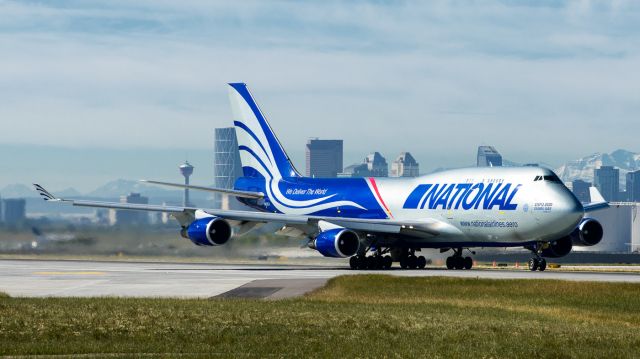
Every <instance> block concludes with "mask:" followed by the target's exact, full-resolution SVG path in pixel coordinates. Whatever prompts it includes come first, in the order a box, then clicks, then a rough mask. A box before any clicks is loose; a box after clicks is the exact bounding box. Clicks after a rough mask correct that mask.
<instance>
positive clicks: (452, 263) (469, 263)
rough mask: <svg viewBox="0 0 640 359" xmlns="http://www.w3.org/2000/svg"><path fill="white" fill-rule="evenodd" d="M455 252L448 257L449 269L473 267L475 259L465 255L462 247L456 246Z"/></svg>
mask: <svg viewBox="0 0 640 359" xmlns="http://www.w3.org/2000/svg"><path fill="white" fill-rule="evenodd" d="M453 252H454V253H453V255H452V256H451V257H447V269H471V268H472V267H473V259H471V257H463V256H462V248H454V249H453Z"/></svg>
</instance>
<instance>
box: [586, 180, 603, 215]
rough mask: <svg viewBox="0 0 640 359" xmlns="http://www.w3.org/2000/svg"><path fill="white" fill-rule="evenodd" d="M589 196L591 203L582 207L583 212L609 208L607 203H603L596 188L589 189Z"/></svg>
mask: <svg viewBox="0 0 640 359" xmlns="http://www.w3.org/2000/svg"><path fill="white" fill-rule="evenodd" d="M589 195H590V197H591V203H588V204H585V205H583V206H582V207H584V211H585V212H593V211H597V210H601V209H605V208H608V207H609V202H607V201H605V199H604V197H602V194H600V191H598V189H597V188H596V187H593V186H592V187H589Z"/></svg>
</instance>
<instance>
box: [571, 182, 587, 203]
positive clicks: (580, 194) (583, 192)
mask: <svg viewBox="0 0 640 359" xmlns="http://www.w3.org/2000/svg"><path fill="white" fill-rule="evenodd" d="M571 184H572V186H571V190H572V191H573V194H574V195H576V198H578V200H579V201H580V202H582V203H589V202H591V194H590V193H589V188H590V187H591V182H586V181H583V180H579V179H577V180H574V181H573V182H571Z"/></svg>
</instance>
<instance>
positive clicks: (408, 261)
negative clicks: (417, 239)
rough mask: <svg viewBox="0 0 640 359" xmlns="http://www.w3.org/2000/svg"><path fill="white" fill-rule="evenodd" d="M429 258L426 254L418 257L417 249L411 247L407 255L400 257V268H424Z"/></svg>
mask: <svg viewBox="0 0 640 359" xmlns="http://www.w3.org/2000/svg"><path fill="white" fill-rule="evenodd" d="M426 265H427V259H426V258H425V257H424V256H419V257H416V251H415V250H414V249H411V250H409V251H407V254H406V255H403V256H402V257H401V258H400V268H402V269H416V268H418V269H424V267H425V266H426Z"/></svg>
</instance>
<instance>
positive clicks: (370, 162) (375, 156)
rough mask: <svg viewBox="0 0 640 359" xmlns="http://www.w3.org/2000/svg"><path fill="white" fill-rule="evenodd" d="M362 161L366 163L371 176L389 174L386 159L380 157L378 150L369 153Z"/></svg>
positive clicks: (385, 175)
mask: <svg viewBox="0 0 640 359" xmlns="http://www.w3.org/2000/svg"><path fill="white" fill-rule="evenodd" d="M364 163H366V164H367V168H368V169H369V172H371V176H373V177H387V176H389V165H388V164H387V160H386V159H385V158H384V157H382V155H381V154H380V152H373V153H370V154H369V155H368V156H367V157H366V158H365V159H364Z"/></svg>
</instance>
